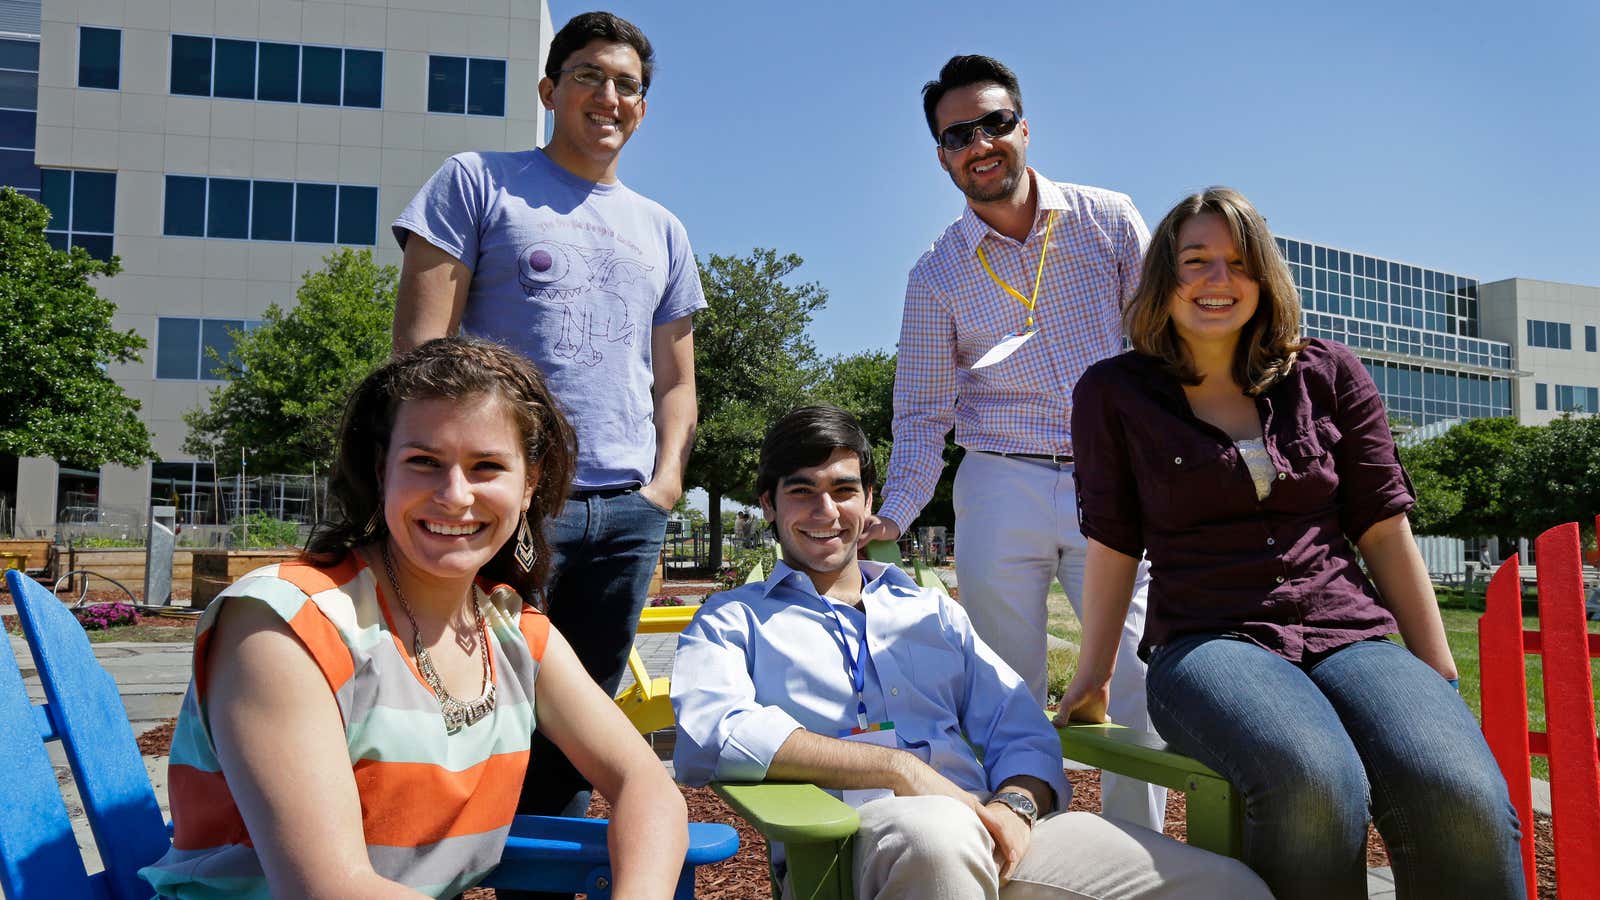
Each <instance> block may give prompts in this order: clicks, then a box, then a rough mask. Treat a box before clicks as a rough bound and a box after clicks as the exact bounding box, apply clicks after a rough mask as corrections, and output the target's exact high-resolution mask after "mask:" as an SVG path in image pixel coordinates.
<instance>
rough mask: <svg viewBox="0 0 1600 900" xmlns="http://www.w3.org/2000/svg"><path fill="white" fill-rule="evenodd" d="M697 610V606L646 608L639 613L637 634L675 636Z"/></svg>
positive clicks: (698, 608)
mask: <svg viewBox="0 0 1600 900" xmlns="http://www.w3.org/2000/svg"><path fill="white" fill-rule="evenodd" d="M699 610H700V607H698V606H647V607H645V608H644V609H643V610H640V612H639V633H640V634H677V633H678V632H680V631H682V630H683V629H684V628H686V627H687V626H688V624H689V620H690V619H693V618H694V614H695V613H696V612H698V611H699Z"/></svg>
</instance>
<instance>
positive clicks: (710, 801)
mask: <svg viewBox="0 0 1600 900" xmlns="http://www.w3.org/2000/svg"><path fill="white" fill-rule="evenodd" d="M176 721H177V720H176V719H169V720H168V721H166V722H164V723H162V724H161V725H158V726H156V727H155V728H152V729H150V730H149V731H146V732H145V733H144V734H141V735H139V752H140V753H142V754H144V755H145V756H161V755H164V754H166V753H167V752H168V748H169V747H170V746H171V743H172V730H173V725H174V724H175V723H176ZM1067 777H1068V779H1070V780H1071V782H1072V805H1071V807H1070V809H1074V810H1086V811H1088V812H1098V811H1099V809H1100V773H1099V771H1095V770H1091V771H1072V772H1068V773H1067ZM680 790H682V791H683V799H684V802H685V804H686V805H687V806H688V808H689V818H690V820H692V821H696V822H721V823H723V824H726V825H730V826H732V827H733V828H734V829H735V830H736V831H738V832H739V852H738V853H736V854H734V856H733V858H732V859H729V860H726V861H724V862H720V863H717V864H715V865H710V866H701V867H699V868H698V869H696V870H695V881H694V895H695V897H696V898H699V900H752V898H762V897H768V896H770V895H771V880H770V879H769V878H768V876H767V842H766V839H765V838H763V837H762V836H761V835H760V834H757V833H756V831H755V829H753V828H751V827H750V826H749V825H747V824H745V822H744V820H743V819H740V818H739V817H738V816H736V815H734V814H733V810H731V809H729V808H728V805H727V804H726V803H723V802H722V799H721V798H719V797H718V796H717V795H716V794H714V793H712V792H711V790H710V789H709V788H688V787H685V788H680ZM1184 812H1185V804H1184V796H1183V794H1181V793H1179V792H1178V791H1168V792H1167V818H1166V823H1165V825H1164V827H1163V828H1162V830H1163V831H1164V832H1165V833H1166V834H1167V836H1168V837H1172V838H1175V839H1177V840H1180V841H1181V840H1186V839H1187V836H1188V829H1187V828H1186V827H1185V825H1184ZM610 815H611V804H609V803H607V802H606V799H605V798H604V797H602V796H600V795H599V794H595V795H594V799H593V800H592V801H591V802H590V804H589V817H590V818H597V819H603V818H607V817H609V816H610ZM1553 846H1554V845H1553V843H1552V836H1551V827H1550V817H1549V816H1546V815H1543V814H1537V813H1536V814H1535V815H1534V855H1535V865H1536V867H1537V869H1538V873H1539V900H1555V897H1556V889H1555V883H1556V873H1555V856H1554V850H1553V849H1552V848H1553ZM1387 865H1389V853H1388V851H1387V850H1386V849H1385V848H1384V845H1383V838H1381V837H1379V836H1378V832H1377V831H1376V830H1370V831H1369V832H1368V834H1367V867H1368V868H1371V867H1374V866H1387ZM578 896H580V897H581V896H583V895H582V894H580V895H578ZM494 897H495V892H494V891H493V890H492V889H489V888H477V889H474V890H470V891H467V892H466V893H465V894H463V895H462V898H463V900H494Z"/></svg>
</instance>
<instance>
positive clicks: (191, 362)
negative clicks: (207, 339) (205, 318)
mask: <svg viewBox="0 0 1600 900" xmlns="http://www.w3.org/2000/svg"><path fill="white" fill-rule="evenodd" d="M156 377H157V378H184V379H189V380H191V381H192V380H194V379H196V378H199V377H200V320H199V319H179V318H169V317H167V316H162V317H161V318H160V319H159V320H157V322H156Z"/></svg>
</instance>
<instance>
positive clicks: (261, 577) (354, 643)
mask: <svg viewBox="0 0 1600 900" xmlns="http://www.w3.org/2000/svg"><path fill="white" fill-rule="evenodd" d="M474 590H475V593H476V595H477V600H478V603H479V604H480V605H481V607H482V609H483V613H484V622H485V624H486V625H487V627H488V629H489V633H490V635H491V636H492V637H491V638H490V640H489V647H490V650H491V656H490V666H491V670H490V671H491V675H492V677H493V678H494V681H495V691H496V694H497V696H496V706H495V708H494V710H493V711H492V712H491V713H490V714H489V715H488V716H486V717H484V718H483V719H482V720H480V721H478V722H476V723H474V724H473V725H470V726H468V727H466V728H463V729H461V730H460V731H458V732H456V733H455V734H449V733H447V732H446V731H445V726H444V718H443V717H442V716H441V715H440V714H439V704H438V701H437V700H436V699H435V698H434V695H433V693H432V691H430V690H429V689H428V687H427V686H426V684H425V683H424V682H423V681H422V678H421V675H420V674H419V673H418V672H417V670H416V666H415V665H414V664H413V663H412V662H411V659H410V657H409V656H408V655H407V654H406V653H405V651H403V650H402V649H401V646H400V642H399V640H398V638H396V636H395V631H394V627H393V621H392V619H391V618H390V615H389V609H388V608H387V607H388V604H387V602H386V600H384V601H380V592H379V589H378V585H377V581H376V579H375V578H374V575H373V572H372V571H371V570H370V569H369V568H367V567H366V565H365V564H364V563H363V562H362V561H361V559H360V558H359V557H357V556H356V555H355V554H350V555H347V556H346V557H345V558H344V560H342V561H341V562H339V563H338V564H336V565H333V566H317V565H314V564H312V563H309V562H304V561H300V562H292V563H282V564H279V565H273V566H266V567H264V568H260V569H257V570H255V571H254V572H251V573H250V574H248V575H246V576H245V577H244V578H241V579H240V580H239V581H238V582H236V583H235V584H233V585H232V586H231V587H229V588H228V589H227V590H226V591H224V592H223V593H222V594H220V595H219V596H218V597H217V599H216V600H214V601H213V602H212V603H211V605H210V606H209V607H207V608H206V611H205V614H204V615H203V616H202V617H201V619H200V623H199V626H198V628H197V630H196V633H195V652H194V674H193V677H192V679H191V680H190V682H189V690H188V693H187V694H186V696H185V697H184V701H183V708H182V710H181V712H180V713H179V715H178V724H177V728H176V730H175V732H174V733H173V738H172V751H171V753H172V755H171V760H170V763H169V768H168V773H167V785H168V792H169V798H170V800H171V808H172V820H173V835H172V849H171V850H170V851H168V852H167V854H166V855H165V856H163V857H162V858H161V859H160V860H158V861H157V862H155V863H154V864H153V865H150V866H147V867H145V868H144V869H142V870H140V875H142V876H143V877H144V878H145V880H146V881H148V882H150V884H151V885H152V886H153V887H154V888H155V890H156V893H157V894H159V895H161V896H172V897H190V896H193V897H217V896H230V897H267V896H268V890H267V881H266V876H265V875H264V873H263V872H262V870H261V864H260V861H259V860H258V859H257V857H256V853H255V849H254V847H253V846H252V845H251V841H250V835H249V834H248V833H247V832H246V830H245V824H244V820H243V819H242V818H241V817H240V814H239V810H238V808H237V807H236V806H235V805H234V802H233V797H232V795H231V794H230V793H229V791H228V783H227V780H226V779H225V778H224V776H223V773H222V766H221V765H220V764H219V763H218V762H217V755H216V747H215V745H214V744H213V743H212V740H211V733H210V729H209V724H208V721H207V717H206V673H207V668H208V662H209V661H208V659H207V653H206V651H207V644H208V642H209V640H210V637H211V635H212V634H213V633H214V632H213V631H212V626H213V625H214V624H215V622H216V620H217V613H218V611H219V610H220V609H221V608H222V605H223V604H224V603H227V602H228V601H229V600H230V599H231V598H234V597H252V598H254V599H257V600H260V601H263V602H264V603H266V604H267V606H269V607H271V609H272V610H273V612H275V613H277V614H278V615H279V616H281V617H282V618H283V621H284V622H285V623H287V624H288V626H289V628H290V630H292V631H293V632H294V634H295V635H296V636H297V637H299V639H300V641H301V643H302V644H304V645H305V648H306V649H307V650H308V651H309V652H310V654H311V657H312V659H314V660H315V661H316V664H317V666H318V668H320V669H321V670H322V674H323V675H324V676H325V677H326V678H327V680H328V688H329V690H331V691H332V692H333V695H334V698H335V700H336V701H337V702H338V705H339V712H340V714H341V715H342V717H343V719H344V723H345V739H346V743H347V744H348V746H349V748H350V765H351V767H352V768H353V769H354V771H355V780H356V788H357V791H358V793H359V795H360V798H361V824H362V829H363V831H364V833H365V837H366V843H367V853H368V857H369V858H370V859H371V861H372V867H373V869H374V870H376V871H377V873H378V874H379V875H381V876H383V877H385V878H389V879H392V880H394V881H397V882H399V883H401V884H405V885H407V886H409V887H411V888H414V889H416V890H418V891H420V892H422V893H424V894H429V895H432V896H435V897H451V896H454V895H456V894H458V893H460V892H461V891H462V890H464V889H466V888H468V887H471V886H472V885H473V884H476V883H477V882H478V881H479V880H480V879H482V878H483V877H484V876H485V875H487V874H488V873H489V871H490V870H491V869H492V868H493V867H494V866H495V864H496V863H498V862H499V861H500V852H501V849H502V847H503V846H504V845H505V840H506V835H507V833H508V832H509V831H510V828H511V820H512V818H513V817H514V816H515V814H516V805H517V798H518V796H519V795H520V792H521V787H522V779H523V775H524V773H525V771H526V768H527V764H528V747H529V740H530V736H531V735H532V733H533V728H534V682H535V679H536V678H537V677H538V671H539V660H540V659H541V657H542V656H543V655H544V648H545V642H546V640H547V639H548V637H549V634H550V623H549V620H548V619H546V618H545V617H544V616H543V615H540V614H539V613H538V612H536V611H534V610H533V608H532V607H528V606H522V605H520V603H519V604H518V605H517V606H516V607H515V608H511V607H510V606H509V604H508V605H507V606H505V607H502V606H499V605H496V604H495V603H493V602H491V601H490V600H489V596H488V594H487V593H485V591H484V590H483V588H482V586H481V585H480V586H478V587H475V589H474Z"/></svg>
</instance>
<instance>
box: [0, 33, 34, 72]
mask: <svg viewBox="0 0 1600 900" xmlns="http://www.w3.org/2000/svg"><path fill="white" fill-rule="evenodd" d="M0 69H21V70H22V71H24V72H37V71H39V42H38V41H14V40H10V39H9V38H8V39H6V40H0Z"/></svg>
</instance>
